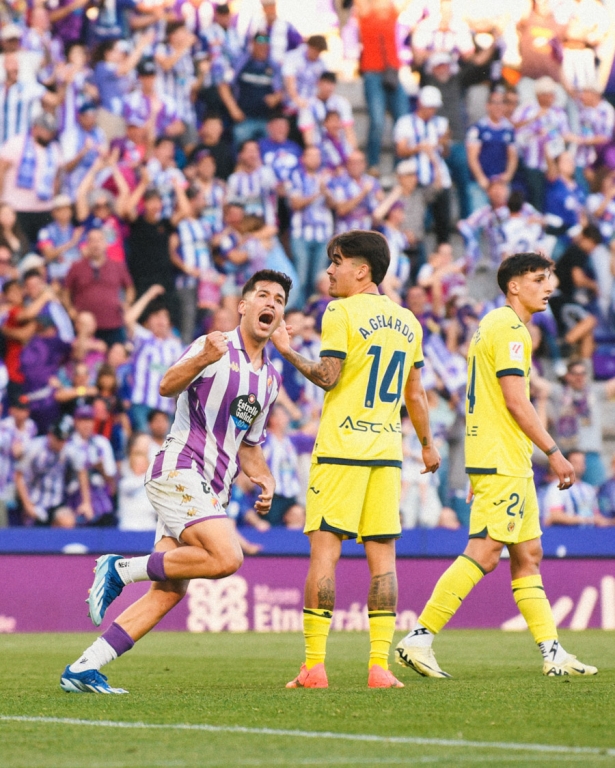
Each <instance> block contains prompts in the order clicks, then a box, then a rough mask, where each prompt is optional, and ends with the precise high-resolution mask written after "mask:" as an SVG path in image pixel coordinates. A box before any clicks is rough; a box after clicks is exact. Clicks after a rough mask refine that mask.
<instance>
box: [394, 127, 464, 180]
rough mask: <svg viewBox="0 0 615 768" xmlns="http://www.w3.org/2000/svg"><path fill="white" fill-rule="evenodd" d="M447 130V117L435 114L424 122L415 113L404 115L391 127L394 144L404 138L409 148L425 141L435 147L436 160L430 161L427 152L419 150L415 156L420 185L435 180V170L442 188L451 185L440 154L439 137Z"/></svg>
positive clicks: (446, 168)
mask: <svg viewBox="0 0 615 768" xmlns="http://www.w3.org/2000/svg"><path fill="white" fill-rule="evenodd" d="M447 132H448V119H447V118H446V117H442V116H441V115H435V117H432V118H431V120H428V121H427V122H425V121H424V120H423V119H422V118H420V117H419V116H418V115H417V114H416V113H413V114H411V115H404V116H403V117H400V118H399V120H398V121H397V122H396V123H395V127H394V129H393V140H394V142H395V144H397V143H398V142H399V141H403V140H404V139H405V140H406V142H407V143H408V146H409V147H410V148H413V147H416V146H417V145H418V144H422V143H423V142H427V143H428V144H431V145H432V146H433V147H435V148H436V160H435V163H436V165H434V163H432V161H431V158H430V157H429V155H428V154H427V152H419V153H418V154H417V155H415V157H416V161H417V175H418V181H419V184H420V185H421V186H422V187H428V186H429V185H430V184H433V183H434V182H435V180H436V171H439V173H440V180H441V184H442V187H443V188H444V189H449V188H450V186H451V175H450V173H449V170H448V166H447V164H446V163H445V162H444V158H443V157H442V155H441V150H440V143H439V142H440V139H441V138H442V137H443V136H445V135H446V134H447Z"/></svg>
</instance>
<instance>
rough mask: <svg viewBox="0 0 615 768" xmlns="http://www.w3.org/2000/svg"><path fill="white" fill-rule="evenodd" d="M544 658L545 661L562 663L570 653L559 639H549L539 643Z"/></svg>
mask: <svg viewBox="0 0 615 768" xmlns="http://www.w3.org/2000/svg"><path fill="white" fill-rule="evenodd" d="M538 647H539V648H540V652H541V653H542V658H543V659H544V660H545V661H552V662H553V663H554V664H561V663H562V662H563V661H565V660H566V656H568V653H567V652H566V651H565V650H564V649H563V648H562V646H561V645H560V644H559V640H547V641H546V642H545V643H538Z"/></svg>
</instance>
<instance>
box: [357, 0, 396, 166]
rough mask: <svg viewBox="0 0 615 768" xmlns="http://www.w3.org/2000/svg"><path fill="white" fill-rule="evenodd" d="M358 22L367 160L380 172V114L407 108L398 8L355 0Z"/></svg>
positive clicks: (388, 0)
mask: <svg viewBox="0 0 615 768" xmlns="http://www.w3.org/2000/svg"><path fill="white" fill-rule="evenodd" d="M354 10H355V13H356V15H357V21H358V25H359V37H360V40H361V44H362V48H361V59H360V62H359V70H360V72H361V76H362V78H363V90H364V93H365V102H366V104H367V111H368V113H369V133H368V137H367V162H368V165H369V169H370V172H371V173H373V174H374V175H376V174H378V173H379V169H378V165H379V163H380V151H381V148H382V136H383V130H384V120H383V117H384V115H385V114H386V112H387V111H388V112H389V113H390V114H391V116H392V118H393V121H394V122H397V121H398V120H399V119H400V118H401V117H402V116H403V115H405V114H406V113H407V112H408V97H407V96H406V93H405V91H404V89H403V87H402V85H401V83H400V82H399V76H398V70H399V67H400V60H399V55H398V50H397V40H396V25H397V19H398V16H399V12H398V10H397V7H396V4H395V2H393V0H355V3H354Z"/></svg>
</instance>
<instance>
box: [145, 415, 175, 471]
mask: <svg viewBox="0 0 615 768" xmlns="http://www.w3.org/2000/svg"><path fill="white" fill-rule="evenodd" d="M169 429H171V419H170V418H169V414H168V413H166V411H160V410H158V409H156V408H154V409H153V410H152V411H150V413H149V415H148V417H147V434H146V435H143V437H144V438H147V440H146V441H145V442H144V443H143V444H144V445H145V446H146V447H147V455H148V456H149V460H150V461H153V459H154V456H155V455H156V454H157V453H158V451H160V449H161V448H162V446H163V444H164V441H165V440H166V439H167V435H168V434H169Z"/></svg>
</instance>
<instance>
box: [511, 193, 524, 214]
mask: <svg viewBox="0 0 615 768" xmlns="http://www.w3.org/2000/svg"><path fill="white" fill-rule="evenodd" d="M524 202H525V200H524V198H523V192H521V191H520V190H518V189H515V191H514V192H511V193H510V195H509V196H508V210H509V211H510V212H511V213H519V211H520V210H521V209H522V208H523V203H524Z"/></svg>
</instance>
